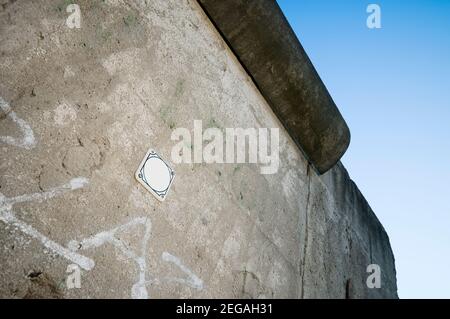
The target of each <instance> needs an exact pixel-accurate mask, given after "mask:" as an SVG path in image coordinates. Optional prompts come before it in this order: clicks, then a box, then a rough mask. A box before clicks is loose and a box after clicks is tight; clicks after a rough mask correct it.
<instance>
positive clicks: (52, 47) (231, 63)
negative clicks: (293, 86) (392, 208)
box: [0, 0, 397, 298]
mask: <svg viewBox="0 0 450 319" xmlns="http://www.w3.org/2000/svg"><path fill="white" fill-rule="evenodd" d="M147 2H148V3H147V4H145V2H144V1H132V2H131V1H130V2H126V3H125V2H123V1H120V0H117V1H112V0H111V1H104V2H101V1H98V2H97V1H96V2H94V1H79V5H80V7H81V12H82V26H81V29H78V30H77V29H69V28H68V27H66V25H65V19H66V18H67V16H68V14H67V13H66V12H65V6H66V5H67V3H66V2H65V1H61V2H54V1H39V2H31V3H30V2H29V1H16V2H14V3H10V2H5V1H4V0H2V5H1V6H0V8H1V9H0V10H1V11H0V79H1V81H0V96H1V97H2V98H3V100H4V102H1V103H2V105H3V106H2V110H3V111H2V112H3V113H2V114H1V116H0V193H1V194H2V195H1V197H0V269H1V272H0V296H1V297H6V298H10V297H14V298H23V297H26V298H34V297H55V298H72V297H82V298H94V297H97V298H99V297H113V298H129V297H149V298H164V297H175V298H177V297H193V298H198V297H232V298H234V297H252V298H262V297H274V298H284V297H292V298H299V297H305V298H310V297H326V298H328V297H330V298H344V297H346V296H347V297H352V298H358V297H359V298H360V297H383V298H385V297H387V298H391V297H396V296H397V294H396V279H395V266H394V258H393V255H392V251H391V248H390V244H389V240H388V236H387V235H386V233H385V231H384V230H383V227H382V226H381V225H380V223H379V222H378V220H377V219H376V217H375V215H374V214H373V212H372V211H371V209H370V207H369V206H368V204H367V203H366V201H365V200H364V198H363V196H362V195H361V194H360V193H359V191H358V189H357V188H356V186H355V185H354V184H353V183H352V182H351V180H350V178H349V177H348V175H347V173H346V171H345V169H344V168H343V167H342V165H340V164H339V165H337V166H336V167H335V168H333V169H332V170H331V171H329V172H328V173H326V174H324V175H323V176H318V175H317V174H316V173H315V172H314V171H313V170H312V169H311V168H309V165H308V163H307V161H306V160H305V158H304V157H303V155H302V154H301V153H300V151H299V150H298V148H297V147H296V145H295V143H294V142H293V140H292V139H291V138H290V136H289V134H288V133H287V132H286V131H284V130H283V129H281V130H280V144H281V145H280V158H281V163H280V169H279V171H278V173H277V174H273V175H261V174H260V171H259V167H258V166H257V165H255V164H193V165H188V164H178V165H174V169H175V171H176V174H177V175H176V177H175V180H174V183H173V186H172V189H171V192H170V193H169V195H168V198H167V199H166V201H165V202H163V203H160V202H158V201H157V200H156V199H155V198H153V197H152V196H151V195H150V194H149V193H148V192H147V191H146V190H144V188H143V187H141V186H140V185H139V184H138V183H137V182H136V181H135V179H134V177H133V175H134V172H135V170H136V168H137V166H138V165H139V163H140V161H141V160H142V157H143V156H144V154H145V152H146V151H147V149H148V148H149V147H153V148H154V149H155V150H157V151H158V152H159V153H160V154H161V155H162V156H163V157H165V158H166V159H167V160H168V161H170V152H171V148H172V146H173V145H174V143H175V142H173V141H171V140H170V135H171V132H172V129H173V128H175V127H187V128H192V127H193V120H194V119H199V120H200V119H201V120H203V123H209V124H208V125H210V126H217V127H219V128H225V127H244V128H245V127H280V128H281V127H282V126H281V123H280V122H279V121H278V120H277V117H276V116H275V115H274V114H273V112H272V109H271V108H270V106H269V105H268V104H267V103H266V101H265V99H264V98H263V97H262V96H261V94H260V93H259V91H258V90H257V88H256V87H255V86H254V84H253V82H252V81H251V80H250V79H249V77H248V76H247V74H246V73H245V71H244V70H243V68H242V67H241V65H240V64H239V62H238V61H237V60H236V58H235V57H234V55H233V54H232V53H231V52H230V51H229V49H228V47H227V46H226V45H225V43H224V41H223V40H222V38H221V37H220V35H219V34H218V33H217V31H216V30H215V29H214V27H213V26H212V24H211V23H210V21H209V20H208V18H207V17H206V15H205V14H204V12H203V11H202V9H201V8H200V7H199V5H198V4H197V3H196V2H195V1H178V0H171V1H166V0H164V1H163V0H161V1H157V0H155V1H147ZM7 104H9V105H10V109H8V107H7V106H6V105H7ZM205 125H206V124H205ZM30 130H31V133H30ZM5 136H9V138H6V137H5ZM23 136H24V137H25V138H22V137H23ZM26 194H30V195H28V196H22V195H26ZM98 234H100V235H98ZM73 263H78V264H79V265H80V266H81V268H82V270H81V272H82V276H81V288H80V289H68V287H66V284H65V283H66V276H67V273H66V269H67V267H68V265H70V264H73ZM371 263H375V264H379V265H380V266H381V269H382V287H381V289H368V288H367V287H366V285H365V281H366V278H367V276H368V274H367V273H366V267H367V265H368V264H371ZM346 287H348V289H346Z"/></svg>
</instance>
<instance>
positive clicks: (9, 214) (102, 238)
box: [0, 177, 203, 299]
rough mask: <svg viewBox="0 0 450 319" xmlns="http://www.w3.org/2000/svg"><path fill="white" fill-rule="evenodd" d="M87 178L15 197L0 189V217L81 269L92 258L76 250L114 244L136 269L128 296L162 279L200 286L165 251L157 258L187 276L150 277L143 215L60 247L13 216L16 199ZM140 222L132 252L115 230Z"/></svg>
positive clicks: (142, 293) (143, 293)
mask: <svg viewBox="0 0 450 319" xmlns="http://www.w3.org/2000/svg"><path fill="white" fill-rule="evenodd" d="M88 182H89V181H88V179H86V178H84V177H78V178H74V179H72V180H70V181H69V182H68V183H67V184H64V185H61V186H58V187H55V188H52V189H50V190H49V191H46V192H41V193H32V194H25V195H20V196H16V197H11V198H8V197H5V196H4V195H3V194H1V193H0V220H1V221H2V222H4V223H6V224H9V225H12V226H15V227H16V228H17V229H19V230H20V231H22V232H23V233H25V234H27V235H29V236H31V237H33V238H35V239H37V240H38V241H40V242H41V243H42V244H43V245H44V247H46V248H47V249H49V250H51V251H53V252H54V253H56V254H58V255H60V256H62V257H64V258H66V259H67V260H69V261H70V262H72V263H74V264H77V265H79V266H80V267H81V268H82V269H84V270H91V269H93V268H94V266H95V262H94V260H92V259H91V258H88V257H85V256H83V255H81V254H79V253H78V252H77V251H80V250H86V249H93V248H98V247H101V246H103V245H105V244H108V243H109V244H112V245H113V246H114V247H115V248H117V249H118V250H119V251H120V252H121V253H122V254H123V255H124V256H125V257H127V258H129V259H131V260H133V261H134V262H135V263H136V264H137V266H138V269H139V274H138V279H137V282H136V283H135V284H134V285H133V286H132V288H131V297H132V298H139V299H141V298H148V291H147V285H149V284H156V285H157V284H161V283H162V282H167V283H173V282H175V283H179V284H183V285H186V286H188V287H191V288H194V289H198V290H200V289H203V281H202V280H201V279H199V278H198V277H197V276H196V275H195V274H194V273H193V272H192V271H191V270H190V269H189V268H187V267H186V266H185V265H184V264H183V263H182V262H181V260H180V259H179V258H178V257H176V256H173V255H171V254H170V253H168V252H163V253H162V256H161V259H162V260H163V261H164V262H169V263H172V264H174V265H175V266H177V267H178V268H179V269H180V270H181V271H182V272H183V273H185V274H186V277H187V278H177V277H163V278H156V277H151V276H149V274H148V271H147V257H146V254H147V246H148V242H149V239H150V234H151V221H150V219H149V218H147V217H138V218H135V219H132V220H131V221H129V222H128V223H125V224H123V225H120V226H118V227H115V228H113V229H111V230H108V231H102V232H99V233H97V234H96V235H93V236H91V237H87V238H84V239H81V240H79V241H75V240H72V241H70V242H69V244H68V245H67V246H68V247H64V246H62V245H60V244H58V243H56V242H55V241H53V240H51V239H49V238H48V237H46V236H45V235H44V234H42V233H41V232H39V231H38V230H36V229H35V228H33V227H32V226H30V225H28V224H26V223H25V222H23V221H22V220H20V219H19V218H17V217H16V214H15V213H14V211H13V206H14V205H15V204H18V203H23V202H30V201H34V202H42V201H45V200H49V199H51V198H53V197H56V196H60V195H62V194H64V193H65V192H67V191H72V190H76V189H79V188H83V187H84V186H85V185H87V184H88ZM139 225H141V226H144V235H143V236H142V238H141V245H140V250H139V252H135V251H133V250H132V249H130V248H129V247H128V246H127V245H126V244H125V243H124V242H123V241H121V240H120V239H119V238H117V236H116V235H117V234H118V233H120V232H122V231H126V230H129V229H130V228H133V227H136V226H139Z"/></svg>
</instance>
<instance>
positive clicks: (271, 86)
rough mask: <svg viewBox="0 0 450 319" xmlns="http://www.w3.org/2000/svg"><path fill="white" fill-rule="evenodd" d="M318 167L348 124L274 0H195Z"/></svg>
mask: <svg viewBox="0 0 450 319" xmlns="http://www.w3.org/2000/svg"><path fill="white" fill-rule="evenodd" d="M198 2H199V4H200V5H201V7H202V8H203V10H204V11H205V13H206V14H207V15H208V17H209V18H210V20H211V21H212V23H213V24H214V26H215V27H216V28H217V29H218V31H219V32H220V34H221V35H222V37H223V38H224V40H225V41H226V42H227V44H228V45H229V47H230V49H231V50H232V51H233V52H234V54H235V55H236V56H237V58H238V59H239V61H240V62H241V64H242V66H243V67H244V68H245V69H246V71H247V72H248V74H249V75H250V77H251V78H252V79H253V81H254V83H255V84H256V86H257V87H258V89H259V90H260V92H261V94H262V95H263V96H264V98H265V99H266V101H267V102H268V103H269V105H270V106H271V108H272V109H273V111H274V113H275V114H276V115H277V116H278V118H279V119H280V121H281V123H282V124H283V125H284V127H285V128H286V130H287V131H288V133H289V134H290V136H291V137H292V138H293V140H294V141H295V143H296V144H297V146H298V147H299V148H300V149H301V150H302V151H303V153H304V154H305V156H306V158H307V159H308V161H309V162H310V163H311V164H312V165H313V167H314V168H315V169H316V170H317V172H318V173H320V174H322V173H324V172H326V171H328V170H329V169H330V168H332V167H333V166H334V165H335V164H336V163H337V162H338V161H339V159H340V158H341V157H342V156H343V155H344V153H345V151H346V150H347V148H348V145H349V143H350V130H349V128H348V126H347V124H346V123H345V120H344V119H343V117H342V115H341V114H340V112H339V110H338V108H337V106H336V104H335V103H334V101H333V99H332V98H331V96H330V94H329V93H328V90H327V88H326V87H325V85H324V84H323V82H322V80H321V79H320V77H319V75H318V74H317V72H316V70H315V69H314V66H313V65H312V63H311V61H310V60H309V58H308V56H307V55H306V52H305V50H304V49H303V47H302V46H301V44H300V42H299V40H298V38H297V36H296V35H295V33H294V32H293V30H292V29H291V27H290V25H289V23H288V22H287V20H286V18H285V16H284V15H283V13H282V11H281V9H280V7H279V6H278V4H277V3H276V1H275V0H254V1H243V0H227V1H223V0H198Z"/></svg>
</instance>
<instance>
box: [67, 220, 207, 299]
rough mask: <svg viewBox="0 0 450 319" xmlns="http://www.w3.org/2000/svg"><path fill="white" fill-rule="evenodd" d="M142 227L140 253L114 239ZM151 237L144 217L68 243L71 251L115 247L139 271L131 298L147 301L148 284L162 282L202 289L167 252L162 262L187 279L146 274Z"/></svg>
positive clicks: (187, 271) (187, 269)
mask: <svg viewBox="0 0 450 319" xmlns="http://www.w3.org/2000/svg"><path fill="white" fill-rule="evenodd" d="M139 225H143V226H144V227H145V229H144V236H143V237H142V239H141V245H140V251H139V252H138V253H136V252H135V251H133V250H132V249H130V248H129V247H128V246H127V245H126V244H125V243H123V242H122V241H121V240H120V239H119V238H117V237H116V235H117V233H119V232H121V231H125V230H128V229H130V228H132V227H135V226H139ZM150 235H151V221H150V219H148V218H146V217H138V218H135V219H132V220H131V221H130V222H128V223H126V224H123V225H120V226H118V227H115V228H113V229H111V230H108V231H102V232H99V233H97V234H95V235H93V236H91V237H88V238H85V239H82V240H80V241H71V242H69V243H68V245H67V246H68V247H69V249H71V250H72V251H76V250H86V249H92V248H98V247H100V246H102V245H104V244H106V243H109V244H112V245H113V246H114V247H116V248H117V249H118V250H119V251H120V252H121V253H122V254H124V255H125V256H126V257H127V258H129V259H131V260H133V261H134V262H135V263H136V264H137V266H138V269H139V274H138V278H137V281H136V283H134V284H133V286H132V287H131V297H132V298H134V299H147V298H148V296H149V293H148V291H147V285H148V284H153V285H155V284H161V283H162V282H176V283H180V284H183V285H186V286H188V287H191V288H195V289H199V290H200V289H203V281H202V280H201V279H200V278H198V277H197V276H196V275H195V274H194V273H193V272H192V271H191V270H190V269H189V268H187V267H186V266H185V265H184V264H183V263H182V262H181V260H180V259H179V258H178V257H176V256H173V255H171V254H170V253H168V252H164V253H163V254H162V260H163V261H165V262H170V263H173V264H174V265H176V266H177V267H179V268H180V269H181V271H183V272H184V273H185V274H187V276H188V278H187V279H185V278H176V277H164V278H162V279H158V278H156V277H152V276H151V275H150V274H148V269H147V262H146V258H147V257H146V256H147V245H148V241H149V239H150Z"/></svg>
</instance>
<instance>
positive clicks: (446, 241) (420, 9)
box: [278, 0, 450, 298]
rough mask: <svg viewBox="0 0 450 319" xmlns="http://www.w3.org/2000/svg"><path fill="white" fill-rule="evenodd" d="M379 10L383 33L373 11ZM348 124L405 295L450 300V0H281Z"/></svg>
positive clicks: (352, 164) (355, 164) (361, 178)
mask: <svg viewBox="0 0 450 319" xmlns="http://www.w3.org/2000/svg"><path fill="white" fill-rule="evenodd" d="M371 3H375V4H378V5H379V6H380V7H381V29H369V28H367V26H366V19H367V17H368V16H369V14H368V13H366V8H367V6H368V5H369V4H371ZM278 4H279V5H280V7H281V8H282V10H283V12H284V14H285V15H286V17H287V19H288V21H289V23H290V24H291V26H292V28H293V29H294V31H295V33H296V34H297V36H298V38H299V39H300V42H301V43H302V45H303V47H304V48H305V50H306V52H307V53H308V55H309V57H310V59H311V60H312V62H313V64H314V66H315V67H316V69H317V71H318V73H319V75H320V76H321V78H322V80H323V81H324V83H325V85H326V86H327V88H328V90H329V92H330V94H331V96H332V97H333V99H334V101H335V102H336V104H337V106H338V107H339V109H340V111H341V113H342V115H343V116H344V118H345V120H346V121H347V124H348V125H349V127H350V131H351V134H352V140H351V143H350V147H349V149H348V151H347V153H346V154H345V155H344V157H343V160H342V162H343V163H344V165H345V166H346V168H347V170H348V171H349V173H350V175H351V177H352V179H353V180H354V181H355V182H356V183H357V185H358V187H359V188H360V189H361V191H362V193H363V194H364V196H365V197H366V199H367V200H368V201H369V203H370V205H371V207H372V209H373V210H374V212H375V213H376V215H377V216H378V218H379V219H380V221H381V222H382V223H383V226H384V227H385V229H386V231H387V232H388V235H389V237H390V240H391V245H392V249H393V250H394V255H395V259H396V268H397V284H398V293H399V297H400V298H450V185H449V183H450V0H440V1H438V0H422V1H418V0H408V1H402V0H386V1H376V0H374V1H361V0H345V1H335V0H295V1H294V0H278Z"/></svg>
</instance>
